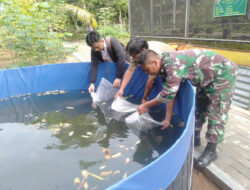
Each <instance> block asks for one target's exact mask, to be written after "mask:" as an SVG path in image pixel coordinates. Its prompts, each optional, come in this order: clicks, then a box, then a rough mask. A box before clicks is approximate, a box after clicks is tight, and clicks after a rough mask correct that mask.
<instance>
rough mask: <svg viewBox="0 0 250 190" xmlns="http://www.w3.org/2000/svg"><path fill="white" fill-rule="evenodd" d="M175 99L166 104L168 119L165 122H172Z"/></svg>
mask: <svg viewBox="0 0 250 190" xmlns="http://www.w3.org/2000/svg"><path fill="white" fill-rule="evenodd" d="M174 103H175V98H173V99H172V100H170V101H169V102H168V103H166V117H165V120H167V121H171V118H172V115H173V111H174Z"/></svg>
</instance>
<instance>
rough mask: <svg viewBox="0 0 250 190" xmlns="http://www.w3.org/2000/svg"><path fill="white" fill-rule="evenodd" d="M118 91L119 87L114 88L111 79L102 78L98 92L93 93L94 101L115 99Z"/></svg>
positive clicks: (100, 101)
mask: <svg viewBox="0 0 250 190" xmlns="http://www.w3.org/2000/svg"><path fill="white" fill-rule="evenodd" d="M117 91H118V89H117V88H114V87H113V85H112V84H111V83H110V82H109V81H107V80H106V79H105V78H102V79H101V82H100V84H99V86H98V88H97V90H96V92H94V93H91V97H92V99H93V102H94V103H102V102H106V101H108V100H111V99H113V98H114V96H115V94H116V92H117Z"/></svg>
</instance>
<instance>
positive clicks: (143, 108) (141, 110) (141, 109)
mask: <svg viewBox="0 0 250 190" xmlns="http://www.w3.org/2000/svg"><path fill="white" fill-rule="evenodd" d="M137 111H138V113H139V114H143V113H147V112H148V105H147V103H144V104H141V105H140V106H139V107H138V109H137Z"/></svg>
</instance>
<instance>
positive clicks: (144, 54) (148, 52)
mask: <svg viewBox="0 0 250 190" xmlns="http://www.w3.org/2000/svg"><path fill="white" fill-rule="evenodd" d="M156 56H159V55H158V54H157V53H156V52H155V51H153V50H150V49H147V50H145V51H143V52H142V53H141V54H140V56H139V57H138V61H137V63H138V64H139V65H143V64H145V62H146V60H147V59H148V57H156Z"/></svg>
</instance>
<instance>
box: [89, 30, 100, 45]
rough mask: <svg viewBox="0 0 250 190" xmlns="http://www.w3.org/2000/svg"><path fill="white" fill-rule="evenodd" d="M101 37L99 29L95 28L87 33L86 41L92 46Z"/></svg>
mask: <svg viewBox="0 0 250 190" xmlns="http://www.w3.org/2000/svg"><path fill="white" fill-rule="evenodd" d="M100 39H101V36H100V34H99V33H98V32H97V31H95V30H93V31H90V32H89V33H88V34H87V36H86V43H87V44H88V46H90V47H92V45H93V43H96V42H99V41H100Z"/></svg>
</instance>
